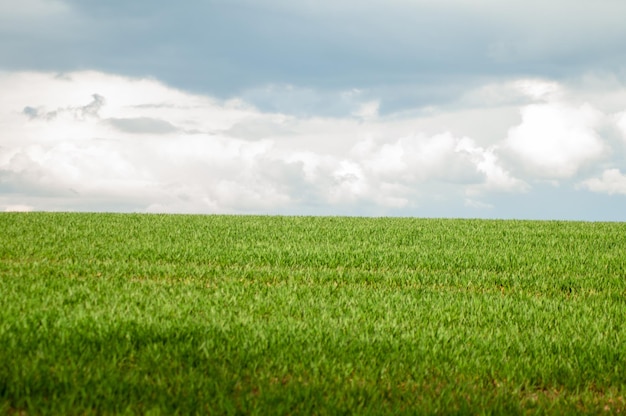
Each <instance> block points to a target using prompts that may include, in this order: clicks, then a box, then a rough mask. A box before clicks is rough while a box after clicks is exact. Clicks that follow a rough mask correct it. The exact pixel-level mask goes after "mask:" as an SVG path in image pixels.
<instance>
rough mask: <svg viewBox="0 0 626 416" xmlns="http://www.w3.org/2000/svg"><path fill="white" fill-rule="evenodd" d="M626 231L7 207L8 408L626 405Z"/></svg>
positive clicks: (2, 346)
mask: <svg viewBox="0 0 626 416" xmlns="http://www.w3.org/2000/svg"><path fill="white" fill-rule="evenodd" d="M625 236H626V224H621V223H613V224H608V223H575V222H530V221H484V220H432V219H388V218H386V219H364V218H360V219H358V218H299V217H235V216H166V215H111V214H43V213H29V214H0V413H9V414H12V413H21V412H25V413H27V414H40V413H63V414H79V413H80V414H84V413H98V414H99V413H154V414H158V413H164V414H172V413H180V414H188V413H211V414H222V413H230V414H234V413H258V414H286V413H291V414H293V413H304V414H337V413H359V414H367V413H390V412H393V413H403V412H405V413H407V414H414V413H416V412H419V413H434V412H437V413H478V412H487V413H507V414H516V413H535V412H537V413H554V414H559V413H567V412H576V413H605V412H606V411H609V412H614V413H618V412H624V411H626V402H625V393H626V325H625V324H624V322H625V313H626V238H625Z"/></svg>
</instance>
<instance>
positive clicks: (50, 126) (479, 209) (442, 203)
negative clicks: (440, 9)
mask: <svg viewBox="0 0 626 416" xmlns="http://www.w3.org/2000/svg"><path fill="white" fill-rule="evenodd" d="M0 89H1V90H2V91H3V92H4V94H3V96H2V98H0V120H1V121H0V129H1V130H2V131H3V132H4V133H3V136H2V139H1V140H0V210H30V209H35V210H90V211H102V210H105V211H138V212H197V213H286V214H350V215H421V216H439V215H447V216H450V215H452V216H503V217H506V216H507V215H510V214H507V211H506V209H505V204H502V203H501V202H499V201H501V200H502V195H511V196H514V195H526V196H527V197H528V198H530V199H532V198H533V192H534V189H535V188H536V187H537V186H538V184H541V183H544V181H545V180H549V181H551V183H552V184H553V186H559V187H565V188H569V189H571V190H572V192H577V193H578V194H580V195H582V196H581V198H582V197H584V193H586V192H587V190H588V191H592V192H594V193H605V194H612V195H624V194H626V185H625V183H626V177H625V176H624V174H622V173H621V171H620V170H619V167H620V166H623V165H624V160H623V158H624V154H623V153H620V151H621V149H619V148H616V144H615V143H616V142H615V141H612V140H609V139H607V138H605V137H604V136H603V134H602V131H603V130H602V129H603V128H604V127H606V126H607V125H610V126H612V128H613V129H614V130H615V131H618V132H619V131H622V130H623V119H624V118H623V113H624V109H623V108H621V109H616V108H615V107H614V105H613V104H610V103H609V104H607V103H605V102H602V100H600V99H598V102H597V104H594V103H593V102H586V101H581V99H580V97H584V98H585V100H587V99H591V100H592V101H593V97H594V95H593V94H591V93H587V92H585V91H582V90H581V91H582V92H581V91H578V90H575V89H572V88H570V87H568V86H566V85H563V84H560V83H558V82H555V81H545V80H537V79H523V80H514V81H511V82H506V83H496V84H488V85H484V86H482V87H480V88H478V89H471V90H468V92H467V93H466V94H465V95H463V96H462V97H461V98H460V101H459V105H461V104H462V103H465V104H463V105H465V106H469V108H468V109H465V110H459V109H458V108H455V107H454V106H452V107H451V108H449V109H445V108H443V109H431V110H420V111H416V112H409V113H406V112H402V113H397V114H390V115H381V114H379V113H378V104H377V101H376V100H372V99H371V97H366V96H360V95H359V94H357V95H354V92H350V91H346V92H345V93H346V94H353V97H354V98H352V100H353V101H352V102H351V104H350V105H351V106H352V111H350V112H349V113H348V115H346V116H344V117H328V116H315V117H311V116H306V115H301V116H296V115H290V114H284V113H281V112H266V111H262V110H260V109H258V108H257V107H255V106H253V105H251V104H250V103H247V102H246V101H245V100H243V99H232V100H221V99H217V98H214V97H210V96H207V95H201V94H192V93H189V92H184V91H181V90H177V89H175V88H172V87H169V86H167V85H165V84H163V83H161V82H159V81H156V80H154V79H146V78H130V77H124V76H119V75H112V74H106V73H102V72H95V71H84V72H72V73H64V74H53V73H40V72H4V73H0ZM513 90H515V91H519V97H518V98H516V99H514V100H513V101H511V100H508V99H507V100H503V101H502V102H501V104H500V105H499V106H496V108H494V107H485V106H484V105H482V104H481V99H478V98H477V97H482V96H484V94H485V93H486V91H489V94H490V95H497V96H502V97H506V96H510V94H509V92H510V91H513ZM622 94H624V96H625V97H626V91H622ZM595 96H597V97H602V96H603V95H602V94H600V93H598V94H596V95H595ZM468 97H474V98H472V99H469V98H468ZM359 98H360V99H361V100H360V101H359ZM468 100H469V101H468ZM476 100H478V101H476ZM468 102H469V103H470V104H467V103H468ZM492 102H493V101H492ZM471 103H473V104H471ZM617 110H620V111H617ZM468 114H471V117H469V116H468ZM493 115H500V116H501V117H500V119H501V120H504V121H506V120H508V122H504V121H500V123H501V125H499V126H498V127H497V128H496V129H495V130H494V127H493V126H489V125H488V124H489V120H490V117H492V116H493ZM476 120H479V122H478V123H475V121H476ZM470 121H472V122H470ZM507 123H508V125H507ZM481 124H482V125H484V127H481ZM496 124H498V123H496ZM447 126H449V127H450V128H446V127H447ZM463 126H466V128H463ZM620 129H622V130H620ZM461 130H466V132H465V133H466V134H464V132H463V131H461ZM481 132H484V133H481ZM497 132H499V133H500V134H501V135H498V134H497ZM620 140H621V139H620ZM563 209H567V208H566V207H564V208H563Z"/></svg>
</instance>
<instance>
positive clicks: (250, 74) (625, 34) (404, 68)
mask: <svg viewBox="0 0 626 416" xmlns="http://www.w3.org/2000/svg"><path fill="white" fill-rule="evenodd" d="M28 2H31V3H33V4H34V3H36V4H38V5H40V6H41V7H40V8H39V9H40V10H41V12H40V13H38V14H37V13H31V12H29V13H27V12H26V10H27V9H28V8H27V7H26V6H23V10H22V11H21V12H20V8H19V6H15V9H16V10H17V11H14V10H13V9H12V8H7V10H5V12H6V13H5V17H4V20H6V22H7V24H6V25H4V28H3V29H2V30H3V32H2V34H1V35H2V39H3V41H2V42H0V54H1V55H2V56H3V57H5V59H4V60H3V62H4V64H3V65H4V67H5V68H7V69H24V68H31V69H38V70H55V71H67V70H73V69H76V68H85V67H86V68H92V69H100V70H106V71H110V72H114V73H121V74H126V75H138V76H146V75H150V76H156V77H157V78H158V79H161V80H163V81H165V82H167V83H169V84H171V85H174V86H177V87H180V88H185V89H188V90H193V91H199V92H205V93H211V94H213V95H217V96H219V97H222V98H225V97H232V96H238V95H241V94H248V95H254V91H258V90H259V88H265V87H266V86H268V85H294V86H297V87H299V88H303V89H305V90H306V89H309V90H312V91H315V92H314V93H313V94H312V95H309V96H305V97H302V96H300V97H296V101H297V105H296V106H293V107H291V110H292V111H293V112H294V114H297V112H300V113H302V112H306V114H309V115H310V114H328V112H329V111H333V114H332V115H337V116H343V115H346V114H349V113H350V111H351V110H350V109H348V108H347V107H346V106H341V105H339V106H336V107H334V108H333V109H332V110H329V101H328V100H325V99H320V98H319V96H317V95H316V94H317V91H329V92H331V95H332V94H338V93H340V92H342V91H347V90H351V89H353V88H359V89H361V90H364V91H376V95H377V97H378V98H379V99H380V101H381V112H382V113H387V112H391V111H397V110H398V109H401V108H404V109H406V108H411V107H417V106H421V105H439V104H442V103H447V102H450V101H451V100H452V101H454V100H455V99H456V97H458V95H459V93H461V91H462V90H463V88H467V86H468V85H478V84H480V83H484V80H485V79H486V78H487V77H489V78H490V79H508V78H511V77H519V76H521V75H523V76H542V77H549V78H554V79H562V80H564V79H566V78H570V77H576V76H578V75H579V74H581V73H585V72H589V71H596V70H602V71H610V72H613V73H615V74H617V75H618V76H620V77H624V76H626V68H625V64H624V62H626V47H625V46H624V45H626V26H625V25H623V22H622V18H621V17H622V16H624V15H626V3H625V2H623V1H619V0H603V1H591V0H582V1H579V2H577V3H575V4H573V3H571V2H568V1H564V0H555V1H551V2H549V3H546V2H540V1H539V0H532V1H508V2H501V1H495V0H482V1H478V2H468V1H464V0H443V1H438V2H435V1H431V0H415V1H404V0H390V1H380V0H376V1H372V2H368V3H363V2H356V1H353V0H347V1H342V2H336V1H331V0H323V1H319V2H289V1H284V0H262V1H250V0H229V1H223V0H212V1H201V0H189V1H188V2H185V6H184V7H181V5H179V4H174V3H172V2H167V1H163V0H161V1H146V0H138V1H133V2H127V1H121V0H111V1H108V2H99V1H93V0H66V1H55V2H48V3H45V2H43V1H42V0H28ZM43 5H47V6H46V7H47V8H46V7H43ZM53 6H54V7H53ZM31 9H34V8H32V7H31ZM16 19H17V21H19V25H18V24H8V22H9V21H15V20H16ZM290 94H291V95H292V93H286V94H281V95H276V96H275V97H274V98H272V97H269V98H268V97H267V96H264V97H258V100H257V101H255V100H254V99H253V100H252V102H253V103H255V104H257V105H259V106H261V107H263V108H264V109H266V110H271V109H272V108H279V109H280V111H284V109H285V108H288V106H286V105H284V102H285V100H286V99H288V98H286V97H289V96H290ZM330 107H333V106H332V105H331V106H330Z"/></svg>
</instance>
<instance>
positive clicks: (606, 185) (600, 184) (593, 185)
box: [582, 169, 626, 195]
mask: <svg viewBox="0 0 626 416" xmlns="http://www.w3.org/2000/svg"><path fill="white" fill-rule="evenodd" d="M582 186H583V187H585V188H587V189H589V190H590V191H593V192H599V193H607V194H609V195H613V194H623V195H626V175H624V174H622V173H621V172H620V170H619V169H606V170H605V171H604V172H603V173H602V176H601V177H599V178H592V179H587V180H586V181H583V182H582Z"/></svg>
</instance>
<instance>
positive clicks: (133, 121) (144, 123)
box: [104, 117, 178, 134]
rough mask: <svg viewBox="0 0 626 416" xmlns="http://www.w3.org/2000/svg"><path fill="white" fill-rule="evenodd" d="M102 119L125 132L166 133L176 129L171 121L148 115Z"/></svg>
mask: <svg viewBox="0 0 626 416" xmlns="http://www.w3.org/2000/svg"><path fill="white" fill-rule="evenodd" d="M104 121H105V122H106V123H108V124H110V125H111V126H113V127H115V128H116V129H118V130H120V131H123V132H126V133H138V134H168V133H174V132H176V131H178V129H177V128H176V126H174V125H172V124H171V123H169V122H167V121H165V120H158V119H154V118H150V117H136V118H109V119H106V120H104Z"/></svg>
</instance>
